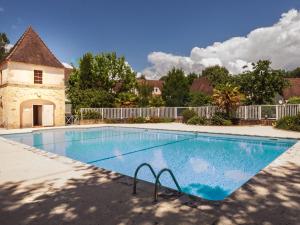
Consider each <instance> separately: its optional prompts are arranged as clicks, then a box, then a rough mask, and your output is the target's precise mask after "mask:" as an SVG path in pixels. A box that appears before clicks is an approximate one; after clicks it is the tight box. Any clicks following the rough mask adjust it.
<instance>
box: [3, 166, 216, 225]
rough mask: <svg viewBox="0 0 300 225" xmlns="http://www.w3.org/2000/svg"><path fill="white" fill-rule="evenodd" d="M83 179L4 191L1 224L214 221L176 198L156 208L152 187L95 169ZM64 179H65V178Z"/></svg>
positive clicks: (16, 184) (54, 180) (16, 185)
mask: <svg viewBox="0 0 300 225" xmlns="http://www.w3.org/2000/svg"><path fill="white" fill-rule="evenodd" d="M76 170H77V171H81V172H82V171H83V172H84V175H83V177H82V178H80V179H68V180H67V181H66V183H65V184H63V185H57V182H59V180H60V179H59V178H58V179H57V178H51V179H49V178H48V179H47V180H46V181H43V182H38V181H36V182H31V184H28V181H19V182H7V183H4V184H1V185H0V221H1V222H0V224H1V225H6V224H18V225H22V224H26V225H27V224H39V225H40V224H43V225H47V224H72V225H77V224H88V225H91V224H191V223H196V224H211V222H212V220H215V219H214V218H212V216H210V215H205V214H203V213H201V212H200V211H199V210H197V209H192V208H190V207H187V206H185V205H183V204H181V202H180V201H178V200H177V199H176V198H174V196H173V197H169V198H168V197H166V198H162V197H160V201H159V203H158V204H155V203H154V202H153V185H152V184H149V183H146V182H139V183H138V194H137V195H136V196H134V195H132V183H133V182H132V179H131V178H129V177H126V176H121V175H116V174H115V173H112V172H109V171H106V170H103V169H98V168H94V167H92V166H91V167H89V168H86V167H85V166H83V167H78V168H77V169H76ZM60 176H63V174H60Z"/></svg>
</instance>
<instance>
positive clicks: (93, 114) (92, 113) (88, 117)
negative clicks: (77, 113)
mask: <svg viewBox="0 0 300 225" xmlns="http://www.w3.org/2000/svg"><path fill="white" fill-rule="evenodd" d="M101 118H102V115H101V113H99V112H96V111H86V112H84V113H82V119H86V120H93V119H101Z"/></svg>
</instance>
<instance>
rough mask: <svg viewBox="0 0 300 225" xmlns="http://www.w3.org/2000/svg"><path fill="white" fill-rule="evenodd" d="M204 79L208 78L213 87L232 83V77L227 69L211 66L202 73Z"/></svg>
mask: <svg viewBox="0 0 300 225" xmlns="http://www.w3.org/2000/svg"><path fill="white" fill-rule="evenodd" d="M201 76H203V77H206V78H207V79H208V80H209V81H210V82H211V84H212V86H213V87H216V86H218V85H222V84H226V83H228V82H231V80H232V76H231V75H230V73H229V71H228V70H227V69H226V68H225V67H221V66H218V65H216V66H211V67H207V68H206V69H204V70H203V71H202V75H201Z"/></svg>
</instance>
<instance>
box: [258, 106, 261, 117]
mask: <svg viewBox="0 0 300 225" xmlns="http://www.w3.org/2000/svg"><path fill="white" fill-rule="evenodd" d="M258 119H259V120H261V105H259V106H258Z"/></svg>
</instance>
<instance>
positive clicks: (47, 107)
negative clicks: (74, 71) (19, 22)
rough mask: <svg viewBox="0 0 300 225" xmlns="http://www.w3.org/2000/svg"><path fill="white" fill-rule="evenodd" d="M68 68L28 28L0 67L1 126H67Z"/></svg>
mask: <svg viewBox="0 0 300 225" xmlns="http://www.w3.org/2000/svg"><path fill="white" fill-rule="evenodd" d="M64 77H65V67H64V66H63V65H62V63H61V62H60V61H59V60H58V59H57V58H56V57H55V56H54V55H53V54H52V53H51V51H50V50H49V49H48V47H47V46H46V45H45V43H44V42H43V41H42V39H41V38H40V37H39V35H38V34H37V33H36V32H35V31H34V30H33V29H32V28H31V27H29V28H28V29H27V30H26V31H25V33H24V34H23V35H22V37H21V38H20V39H19V40H18V41H17V43H16V44H15V46H14V47H13V48H12V49H11V51H10V53H9V54H8V56H7V57H6V59H5V60H4V61H3V62H2V63H1V64H0V125H1V126H2V127H5V128H24V127H36V126H60V125H64V124H65V83H64V80H65V78H64Z"/></svg>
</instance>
